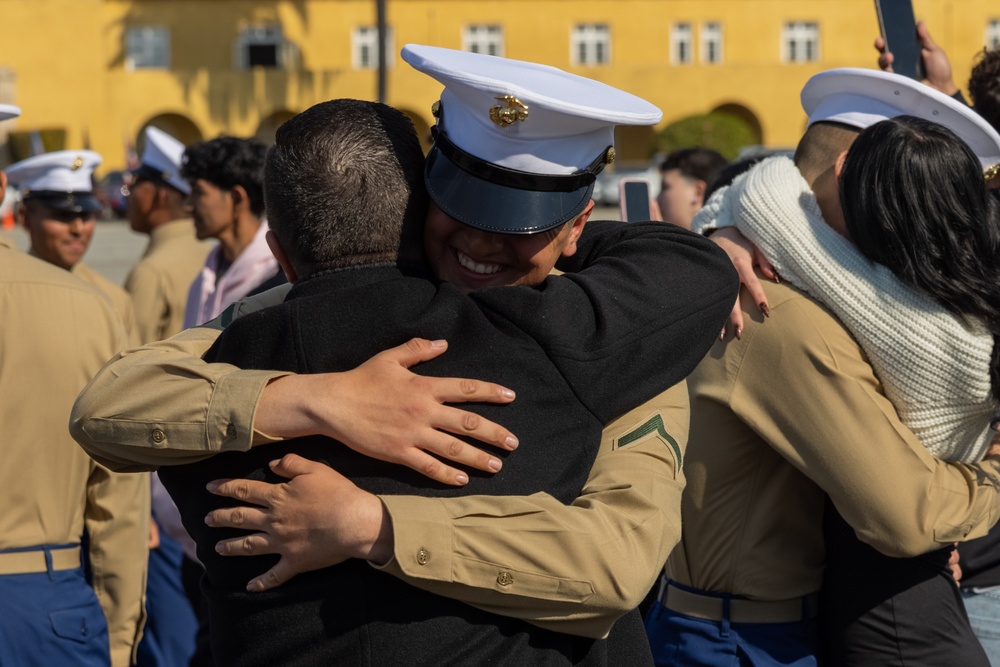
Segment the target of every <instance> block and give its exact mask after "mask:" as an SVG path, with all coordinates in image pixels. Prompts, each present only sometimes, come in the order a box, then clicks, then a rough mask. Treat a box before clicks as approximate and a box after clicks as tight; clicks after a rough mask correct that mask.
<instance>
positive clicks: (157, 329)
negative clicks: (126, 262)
mask: <svg viewBox="0 0 1000 667" xmlns="http://www.w3.org/2000/svg"><path fill="white" fill-rule="evenodd" d="M125 290H126V291H127V292H128V293H129V294H130V295H131V296H132V308H133V310H134V311H135V330H136V335H137V336H138V338H139V342H138V343H136V344H137V345H145V344H146V343H151V342H153V341H158V340H160V339H161V338H162V337H163V324H164V313H163V304H164V303H166V301H167V298H166V294H165V290H164V287H163V284H162V283H161V281H160V276H159V274H158V273H157V272H156V271H153V270H151V269H149V268H148V267H147V266H144V265H143V264H138V265H136V267H135V268H133V269H132V272H131V273H129V275H128V278H126V279H125Z"/></svg>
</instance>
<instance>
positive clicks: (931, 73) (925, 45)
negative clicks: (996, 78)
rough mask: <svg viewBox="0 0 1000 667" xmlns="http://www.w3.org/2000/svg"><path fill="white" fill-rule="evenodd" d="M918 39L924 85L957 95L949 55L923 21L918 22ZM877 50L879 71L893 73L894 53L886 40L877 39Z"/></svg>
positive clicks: (946, 93)
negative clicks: (889, 48)
mask: <svg viewBox="0 0 1000 667" xmlns="http://www.w3.org/2000/svg"><path fill="white" fill-rule="evenodd" d="M917 39H918V40H919V42H920V59H921V60H922V61H923V64H924V79H923V83H925V84H927V85H928V86H930V87H931V88H934V89H936V90H939V91H941V92H942V93H944V94H945V95H949V96H951V95H954V94H955V93H957V92H958V86H956V85H955V79H954V78H953V77H952V72H951V61H950V60H949V59H948V54H947V53H945V51H944V49H942V48H941V47H940V46H939V45H938V43H937V42H935V41H934V38H933V37H931V33H930V31H929V30H928V29H927V25H926V24H925V23H924V22H923V21H918V22H917ZM875 50H876V51H878V53H879V56H878V66H879V69H881V70H884V71H886V72H891V71H892V61H893V56H892V52H891V51H889V50H887V49H886V44H885V40H884V39H882V38H881V37H878V38H876V39H875Z"/></svg>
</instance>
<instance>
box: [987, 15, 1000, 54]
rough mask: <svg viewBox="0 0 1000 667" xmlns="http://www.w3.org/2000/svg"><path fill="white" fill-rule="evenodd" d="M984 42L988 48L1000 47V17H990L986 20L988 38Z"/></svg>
mask: <svg viewBox="0 0 1000 667" xmlns="http://www.w3.org/2000/svg"><path fill="white" fill-rule="evenodd" d="M983 43H984V44H985V45H986V48H987V49H997V48H1000V19H990V20H989V21H987V22H986V38H985V39H984V40H983Z"/></svg>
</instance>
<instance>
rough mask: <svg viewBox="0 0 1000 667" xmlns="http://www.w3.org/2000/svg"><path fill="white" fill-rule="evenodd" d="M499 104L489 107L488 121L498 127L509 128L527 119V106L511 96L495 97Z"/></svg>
mask: <svg viewBox="0 0 1000 667" xmlns="http://www.w3.org/2000/svg"><path fill="white" fill-rule="evenodd" d="M494 99H496V100H499V101H500V104H494V105H493V106H492V107H490V120H492V121H493V122H494V123H496V124H497V125H499V126H500V127H510V126H511V125H513V124H514V123H516V122H518V121H523V120H525V119H527V118H528V105H527V104H525V103H524V102H522V101H521V100H519V99H517V98H516V97H514V96H513V95H497V97H496V98H494Z"/></svg>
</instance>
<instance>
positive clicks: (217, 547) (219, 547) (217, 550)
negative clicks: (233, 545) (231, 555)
mask: <svg viewBox="0 0 1000 667" xmlns="http://www.w3.org/2000/svg"><path fill="white" fill-rule="evenodd" d="M225 552H226V548H225V547H223V546H222V542H216V543H215V553H217V554H221V553H225Z"/></svg>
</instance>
